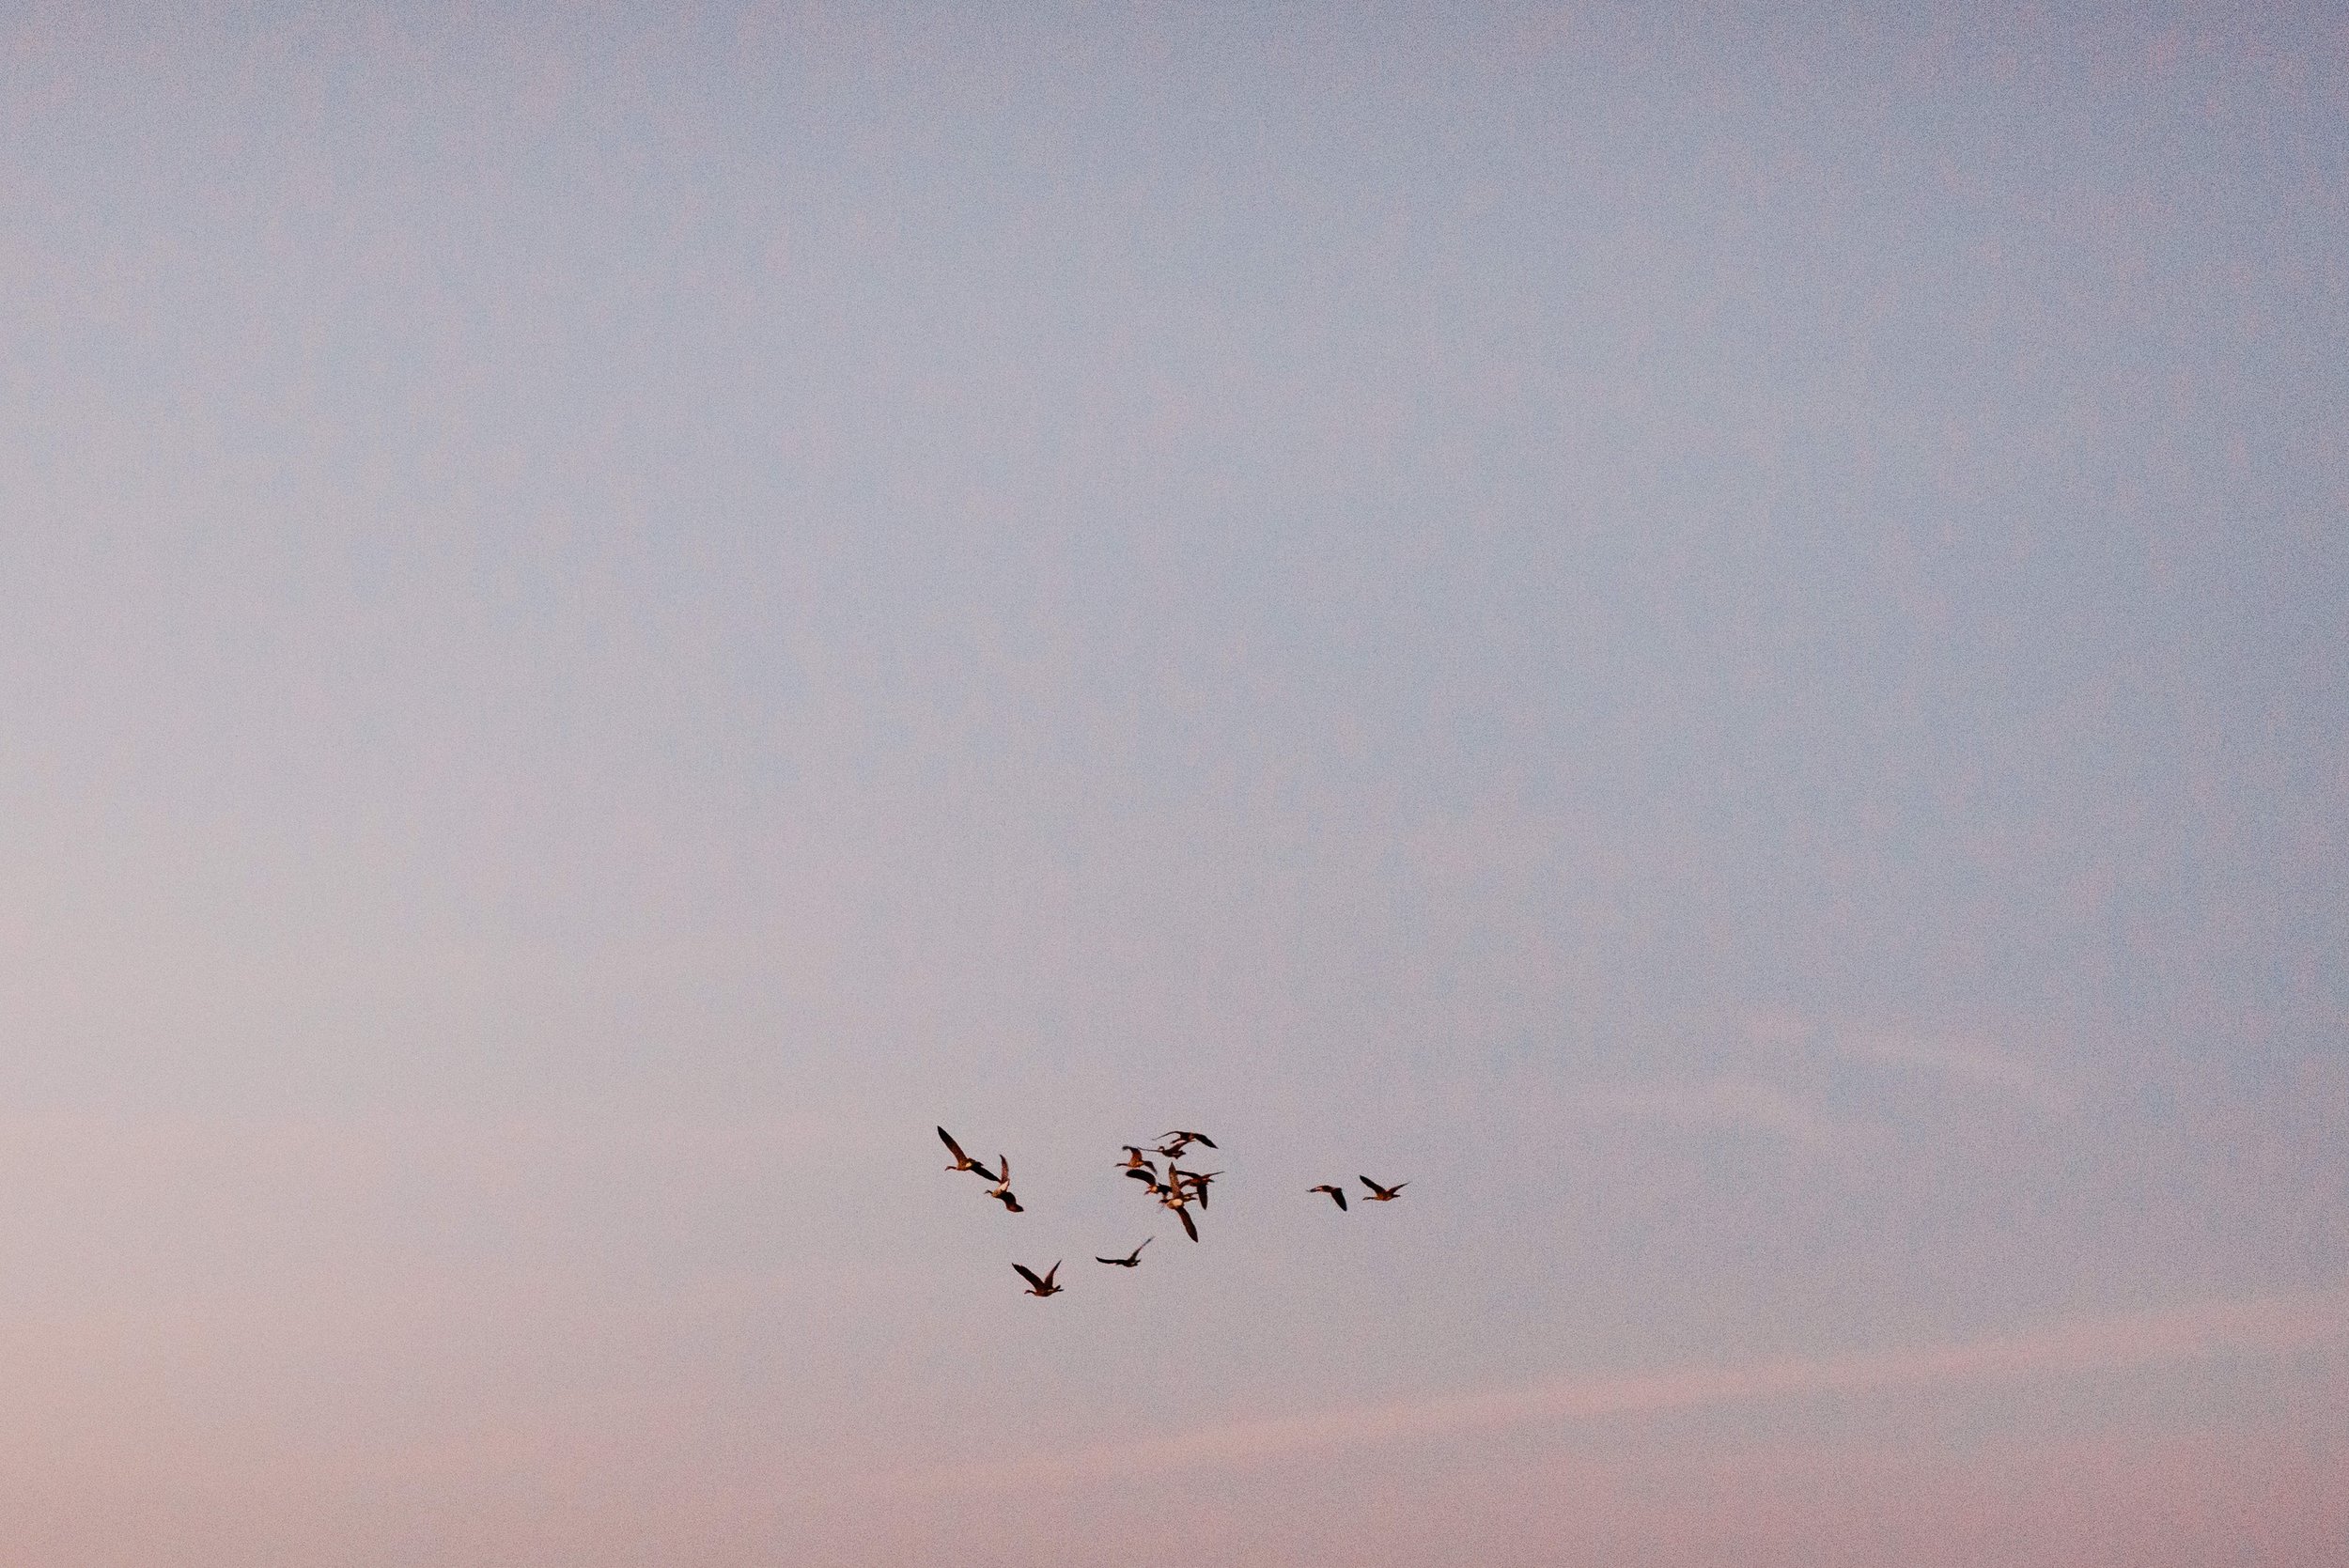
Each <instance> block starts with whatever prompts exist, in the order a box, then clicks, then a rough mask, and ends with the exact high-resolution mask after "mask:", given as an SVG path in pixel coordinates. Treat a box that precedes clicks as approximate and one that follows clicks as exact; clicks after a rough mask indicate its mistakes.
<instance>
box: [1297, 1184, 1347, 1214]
mask: <svg viewBox="0 0 2349 1568" xmlns="http://www.w3.org/2000/svg"><path fill="white" fill-rule="evenodd" d="M1305 1190H1306V1191H1308V1192H1327V1193H1328V1194H1329V1195H1330V1202H1331V1203H1335V1204H1337V1205H1338V1212H1339V1213H1341V1214H1343V1213H1345V1212H1346V1188H1342V1187H1331V1186H1330V1184H1329V1183H1328V1182H1323V1183H1322V1184H1321V1185H1320V1186H1319V1187H1309V1188H1306V1189H1305Z"/></svg>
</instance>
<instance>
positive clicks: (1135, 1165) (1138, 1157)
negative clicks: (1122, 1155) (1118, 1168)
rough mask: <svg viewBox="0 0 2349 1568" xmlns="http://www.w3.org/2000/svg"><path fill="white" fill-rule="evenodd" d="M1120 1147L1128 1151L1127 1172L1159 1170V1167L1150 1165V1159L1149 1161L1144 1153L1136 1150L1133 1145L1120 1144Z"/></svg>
mask: <svg viewBox="0 0 2349 1568" xmlns="http://www.w3.org/2000/svg"><path fill="white" fill-rule="evenodd" d="M1118 1147H1119V1148H1121V1149H1123V1150H1125V1151H1126V1169H1127V1170H1128V1171H1153V1170H1156V1169H1157V1167H1156V1166H1154V1165H1152V1164H1151V1163H1150V1161H1149V1159H1148V1158H1147V1157H1145V1156H1144V1155H1143V1152H1142V1151H1141V1150H1140V1149H1138V1148H1136V1147H1135V1146H1134V1145H1133V1144H1131V1143H1120V1144H1119V1145H1118Z"/></svg>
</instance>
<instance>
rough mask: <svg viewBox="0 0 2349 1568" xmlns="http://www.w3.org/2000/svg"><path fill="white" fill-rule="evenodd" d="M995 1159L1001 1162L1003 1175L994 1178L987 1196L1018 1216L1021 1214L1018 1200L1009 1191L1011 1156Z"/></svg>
mask: <svg viewBox="0 0 2349 1568" xmlns="http://www.w3.org/2000/svg"><path fill="white" fill-rule="evenodd" d="M998 1158H999V1159H1001V1160H1002V1162H1003V1174H1002V1175H1001V1176H999V1177H997V1178H996V1182H995V1185H994V1187H993V1188H990V1189H989V1190H988V1194H987V1195H988V1197H990V1198H992V1199H994V1200H995V1201H996V1202H997V1203H1001V1204H1003V1207H1004V1208H1005V1209H1007V1210H1009V1211H1010V1212H1011V1213H1013V1214H1019V1213H1020V1212H1022V1211H1021V1209H1020V1207H1019V1199H1017V1198H1015V1197H1013V1196H1012V1191H1011V1156H1009V1155H1001V1156H998Z"/></svg>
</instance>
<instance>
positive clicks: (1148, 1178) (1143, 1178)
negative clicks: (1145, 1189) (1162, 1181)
mask: <svg viewBox="0 0 2349 1568" xmlns="http://www.w3.org/2000/svg"><path fill="white" fill-rule="evenodd" d="M1126 1174H1127V1175H1128V1176H1130V1177H1132V1178H1133V1179H1134V1180H1135V1181H1138V1182H1147V1183H1149V1184H1150V1186H1151V1187H1152V1188H1154V1189H1155V1188H1157V1187H1158V1185H1159V1173H1158V1172H1156V1171H1128V1172H1126Z"/></svg>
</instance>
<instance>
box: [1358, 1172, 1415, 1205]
mask: <svg viewBox="0 0 2349 1568" xmlns="http://www.w3.org/2000/svg"><path fill="white" fill-rule="evenodd" d="M1354 1179H1355V1180H1356V1181H1358V1182H1360V1183H1361V1184H1362V1185H1363V1186H1364V1187H1366V1188H1370V1196H1369V1197H1368V1198H1365V1199H1363V1200H1362V1201H1363V1202H1364V1203H1393V1202H1394V1198H1395V1194H1396V1193H1398V1192H1401V1191H1402V1190H1403V1189H1404V1188H1407V1187H1408V1186H1410V1185H1411V1184H1410V1183H1409V1182H1397V1183H1395V1184H1394V1185H1393V1186H1392V1187H1380V1186H1379V1185H1378V1184H1377V1182H1375V1181H1372V1180H1371V1179H1370V1178H1369V1177H1368V1176H1357V1177H1355V1178H1354Z"/></svg>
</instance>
